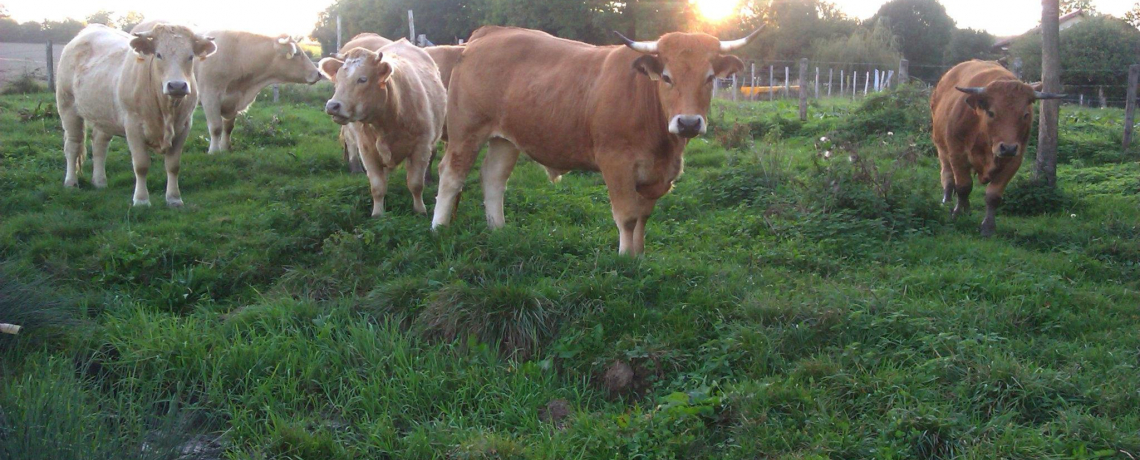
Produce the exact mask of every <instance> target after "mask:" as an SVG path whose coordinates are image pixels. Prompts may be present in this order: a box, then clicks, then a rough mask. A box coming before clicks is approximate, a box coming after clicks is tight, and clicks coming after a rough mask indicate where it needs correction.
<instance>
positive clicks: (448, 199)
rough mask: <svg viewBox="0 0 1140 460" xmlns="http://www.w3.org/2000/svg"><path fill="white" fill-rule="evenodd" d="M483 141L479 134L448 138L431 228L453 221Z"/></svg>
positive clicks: (440, 165)
mask: <svg viewBox="0 0 1140 460" xmlns="http://www.w3.org/2000/svg"><path fill="white" fill-rule="evenodd" d="M482 143H483V139H481V138H480V137H477V136H463V137H459V136H454V137H452V138H451V139H450V140H448V142H447V153H446V154H444V155H443V159H442V160H440V161H439V191H438V192H437V194H436V197H435V213H434V216H433V217H432V220H431V228H433V229H434V228H438V227H439V226H441V225H447V224H449V223H451V216H452V214H454V213H455V208H456V205H458V202H459V194H460V193H461V192H462V191H463V181H464V180H465V179H466V178H467V173H468V172H470V171H471V166H472V165H474V164H475V157H477V156H478V155H479V146H480V145H481V144H482Z"/></svg>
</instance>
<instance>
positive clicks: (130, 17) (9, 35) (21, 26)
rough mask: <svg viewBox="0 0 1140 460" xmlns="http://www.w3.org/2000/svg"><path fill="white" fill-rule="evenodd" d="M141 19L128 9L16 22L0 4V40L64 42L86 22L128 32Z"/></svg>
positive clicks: (76, 33) (141, 19)
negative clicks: (61, 18)
mask: <svg viewBox="0 0 1140 460" xmlns="http://www.w3.org/2000/svg"><path fill="white" fill-rule="evenodd" d="M142 21H143V15H142V13H139V12H135V11H131V12H128V13H126V14H123V15H117V14H115V13H113V12H111V11H106V10H100V11H97V12H95V13H93V14H91V15H89V16H87V18H86V20H85V21H80V20H77V19H72V18H67V19H64V20H61V21H48V20H44V21H25V22H19V21H16V20H15V19H13V18H12V16H10V15H9V14H8V10H7V9H6V8H4V6H3V5H0V41H3V42H9V43H47V42H48V41H51V42H52V43H67V42H69V41H71V39H72V38H75V36H76V35H78V34H79V31H81V30H83V28H84V27H87V25H88V24H103V25H106V26H108V27H117V28H120V29H122V30H124V31H129V30H131V28H133V27H134V26H135V25H137V24H138V23H140V22H142Z"/></svg>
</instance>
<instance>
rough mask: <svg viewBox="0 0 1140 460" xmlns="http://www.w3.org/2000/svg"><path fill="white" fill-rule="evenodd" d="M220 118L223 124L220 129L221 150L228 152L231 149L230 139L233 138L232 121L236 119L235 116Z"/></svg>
mask: <svg viewBox="0 0 1140 460" xmlns="http://www.w3.org/2000/svg"><path fill="white" fill-rule="evenodd" d="M222 120H223V123H224V124H225V126H224V129H222V150H225V151H227V152H229V151H231V150H233V144H232V143H231V139H233V137H232V136H233V133H234V122H236V121H237V118H223V119H222Z"/></svg>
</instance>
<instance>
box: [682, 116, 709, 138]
mask: <svg viewBox="0 0 1140 460" xmlns="http://www.w3.org/2000/svg"><path fill="white" fill-rule="evenodd" d="M704 122H705V120H704V118H703V117H700V116H696V115H680V116H678V117H677V135H678V136H681V137H685V138H692V137H697V135H699V134H701V131H702V128H704Z"/></svg>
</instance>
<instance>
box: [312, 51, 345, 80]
mask: <svg viewBox="0 0 1140 460" xmlns="http://www.w3.org/2000/svg"><path fill="white" fill-rule="evenodd" d="M343 65H344V61H342V60H340V59H337V58H331V57H327V58H324V59H321V61H320V62H318V63H317V68H319V69H321V74H322V75H324V76H325V78H327V79H329V81H331V82H333V84H336V73H337V72H340V67H341V66H343Z"/></svg>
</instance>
